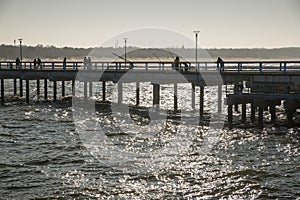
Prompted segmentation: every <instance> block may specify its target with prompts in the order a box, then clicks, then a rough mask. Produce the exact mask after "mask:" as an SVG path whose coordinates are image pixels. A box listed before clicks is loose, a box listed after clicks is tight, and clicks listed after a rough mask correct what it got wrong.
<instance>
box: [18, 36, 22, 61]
mask: <svg viewBox="0 0 300 200" xmlns="http://www.w3.org/2000/svg"><path fill="white" fill-rule="evenodd" d="M19 41H20V59H21V63H22V57H23V56H22V41H23V39H22V38H20V39H19Z"/></svg>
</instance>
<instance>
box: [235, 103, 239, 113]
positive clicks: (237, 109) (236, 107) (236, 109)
mask: <svg viewBox="0 0 300 200" xmlns="http://www.w3.org/2000/svg"><path fill="white" fill-rule="evenodd" d="M234 111H235V112H237V113H238V112H239V104H234Z"/></svg>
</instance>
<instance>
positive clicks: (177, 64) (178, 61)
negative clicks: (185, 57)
mask: <svg viewBox="0 0 300 200" xmlns="http://www.w3.org/2000/svg"><path fill="white" fill-rule="evenodd" d="M179 64H180V60H179V57H178V56H176V58H175V60H174V67H175V70H176V71H178V70H179Z"/></svg>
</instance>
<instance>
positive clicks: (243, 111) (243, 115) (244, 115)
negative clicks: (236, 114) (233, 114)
mask: <svg viewBox="0 0 300 200" xmlns="http://www.w3.org/2000/svg"><path fill="white" fill-rule="evenodd" d="M242 123H246V104H245V103H243V104H242Z"/></svg>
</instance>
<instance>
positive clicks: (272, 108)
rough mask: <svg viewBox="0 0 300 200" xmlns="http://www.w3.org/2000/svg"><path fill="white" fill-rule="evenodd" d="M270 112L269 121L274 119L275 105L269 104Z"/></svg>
mask: <svg viewBox="0 0 300 200" xmlns="http://www.w3.org/2000/svg"><path fill="white" fill-rule="evenodd" d="M270 113H271V123H274V122H275V121H276V107H275V105H271V106H270Z"/></svg>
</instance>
